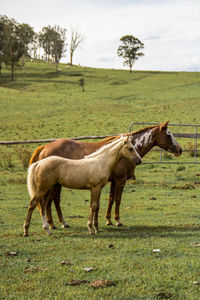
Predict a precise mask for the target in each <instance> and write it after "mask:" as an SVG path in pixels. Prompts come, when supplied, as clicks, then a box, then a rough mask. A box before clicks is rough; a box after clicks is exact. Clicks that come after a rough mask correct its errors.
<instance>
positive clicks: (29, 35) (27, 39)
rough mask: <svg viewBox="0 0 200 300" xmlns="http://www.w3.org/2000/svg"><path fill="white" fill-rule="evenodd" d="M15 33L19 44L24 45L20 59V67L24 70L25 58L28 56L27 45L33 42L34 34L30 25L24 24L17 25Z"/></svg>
mask: <svg viewBox="0 0 200 300" xmlns="http://www.w3.org/2000/svg"><path fill="white" fill-rule="evenodd" d="M17 31H18V36H19V37H20V40H21V42H22V43H24V53H23V58H22V66H23V69H24V64H25V56H26V55H28V54H29V53H28V52H29V45H30V44H31V43H32V42H33V41H34V38H35V32H34V30H33V28H32V27H31V26H30V25H28V24H25V23H22V24H19V25H18V27H17Z"/></svg>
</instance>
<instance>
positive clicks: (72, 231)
mask: <svg viewBox="0 0 200 300" xmlns="http://www.w3.org/2000/svg"><path fill="white" fill-rule="evenodd" d="M194 232H197V233H198V232H199V233H200V226H199V225H185V226H184V225H183V226H181V225H180V226H179V225H177V226H176V225H175V226H167V225H166V226H124V227H114V226H113V227H100V232H99V233H98V234H95V235H90V234H89V232H88V231H87V227H86V226H84V225H83V226H82V227H80V226H72V227H70V228H67V229H58V230H55V231H52V237H55V238H63V237H64V236H66V237H68V236H70V237H72V238H82V237H84V238H88V239H91V238H95V239H98V238H100V239H113V238H115V239H118V238H119V239H130V238H148V237H160V238H168V237H169V238H176V239H177V238H181V239H182V238H183V237H184V238H185V237H186V236H189V237H191V233H194Z"/></svg>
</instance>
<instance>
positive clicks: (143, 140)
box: [134, 129, 152, 150]
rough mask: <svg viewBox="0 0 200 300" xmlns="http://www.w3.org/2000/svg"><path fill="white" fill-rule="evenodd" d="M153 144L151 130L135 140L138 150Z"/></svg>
mask: <svg viewBox="0 0 200 300" xmlns="http://www.w3.org/2000/svg"><path fill="white" fill-rule="evenodd" d="M151 142H152V132H151V129H149V130H148V131H147V132H145V133H144V134H142V135H141V136H140V137H138V138H137V139H136V140H135V144H134V146H135V148H136V150H137V149H138V147H143V146H146V145H148V144H150V143H151Z"/></svg>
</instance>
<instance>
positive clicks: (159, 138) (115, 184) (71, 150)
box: [30, 122, 182, 228]
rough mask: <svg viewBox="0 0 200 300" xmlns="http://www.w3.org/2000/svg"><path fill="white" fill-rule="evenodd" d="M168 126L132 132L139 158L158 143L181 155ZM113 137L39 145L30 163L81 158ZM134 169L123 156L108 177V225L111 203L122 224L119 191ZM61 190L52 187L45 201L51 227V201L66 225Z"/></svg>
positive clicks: (53, 226)
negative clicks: (53, 156) (98, 140)
mask: <svg viewBox="0 0 200 300" xmlns="http://www.w3.org/2000/svg"><path fill="white" fill-rule="evenodd" d="M167 125H168V122H166V123H162V124H159V125H155V126H151V127H146V128H143V129H141V130H138V131H135V132H132V133H131V137H132V143H133V144H135V146H136V150H137V151H138V153H139V154H140V156H141V157H143V156H144V155H145V154H146V153H147V152H148V151H150V150H151V149H152V148H153V147H154V146H158V147H160V148H162V149H165V150H167V151H170V152H172V153H174V154H175V155H180V154H181V153H182V149H181V147H180V145H179V144H178V143H177V142H176V141H175V139H174V137H173V135H172V134H171V133H170V131H169V129H168V127H167ZM113 138H114V137H110V139H109V138H106V139H104V140H102V141H100V142H95V143H85V142H80V141H74V140H71V139H59V140H56V141H54V142H51V143H49V144H47V145H45V146H39V147H38V148H36V150H35V151H34V153H33V155H32V157H31V159H30V164H32V163H33V162H36V161H38V160H41V159H43V158H45V157H48V156H51V155H58V156H61V157H65V158H71V159H80V158H83V157H84V156H85V155H88V154H90V153H92V152H94V151H96V150H97V149H98V148H100V147H101V146H102V145H104V144H105V143H108V142H109V141H111V140H112V139H113ZM134 170H135V164H134V163H131V162H129V161H128V160H127V159H125V158H123V159H121V160H120V161H119V162H118V164H117V165H116V167H115V168H114V170H113V172H112V174H111V176H110V178H109V181H111V188H110V195H109V203H108V209H107V212H106V219H107V225H112V222H111V210H112V205H113V203H114V202H115V216H114V218H115V220H116V225H117V226H122V223H121V222H120V215H119V208H120V203H121V197H122V192H123V188H124V185H125V183H126V180H127V179H129V178H133V177H134ZM60 192H61V187H60V186H55V187H54V188H53V190H52V193H51V195H50V196H49V200H48V203H47V221H48V223H49V224H50V226H51V228H56V227H55V225H54V223H53V219H52V214H51V203H52V201H54V204H55V207H56V210H57V214H58V217H59V221H60V222H61V223H62V224H63V226H64V227H68V225H67V224H66V222H65V220H64V218H63V215H62V212H61V208H60Z"/></svg>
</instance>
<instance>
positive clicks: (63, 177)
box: [24, 136, 141, 236]
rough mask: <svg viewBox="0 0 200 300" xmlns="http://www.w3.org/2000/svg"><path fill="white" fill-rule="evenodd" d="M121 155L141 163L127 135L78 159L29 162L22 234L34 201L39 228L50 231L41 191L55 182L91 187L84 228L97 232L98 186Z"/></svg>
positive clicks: (28, 220) (46, 193)
mask: <svg viewBox="0 0 200 300" xmlns="http://www.w3.org/2000/svg"><path fill="white" fill-rule="evenodd" d="M121 158H126V159H128V161H130V162H133V163H135V164H136V165H137V164H140V163H141V158H140V156H139V154H138V153H137V152H136V150H135V147H134V146H133V145H132V144H131V142H130V137H128V136H121V137H117V138H116V139H115V140H114V141H113V142H111V143H108V144H107V145H104V146H103V147H101V148H100V149H98V150H97V151H96V152H93V153H92V154H90V155H88V156H85V157H84V158H82V159H78V160H74V159H66V158H62V157H59V156H55V155H54V156H49V157H47V158H44V159H43V160H40V161H37V162H35V163H33V164H32V165H31V166H30V168H29V172H28V191H29V194H30V197H31V201H30V205H29V209H28V214H27V217H26V220H25V223H24V236H28V228H29V225H30V220H31V216H32V213H33V210H34V209H35V207H36V206H37V205H38V203H40V206H41V216H42V221H43V228H44V229H45V230H46V231H47V233H48V234H50V231H49V227H48V224H47V220H46V215H45V208H46V202H47V199H48V198H47V197H45V195H48V193H49V191H50V190H51V189H52V188H53V187H54V186H55V185H56V184H59V185H61V186H65V187H68V188H72V189H87V190H90V191H91V201H90V217H89V221H88V229H89V232H90V233H91V234H92V233H93V230H92V226H93V227H94V229H95V233H97V232H98V231H99V230H98V211H99V200H100V194H101V190H102V188H103V187H104V186H105V185H106V183H107V182H108V179H109V177H110V175H111V173H112V171H113V169H114V167H115V165H116V164H117V163H118V161H119V160H120V159H121Z"/></svg>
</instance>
